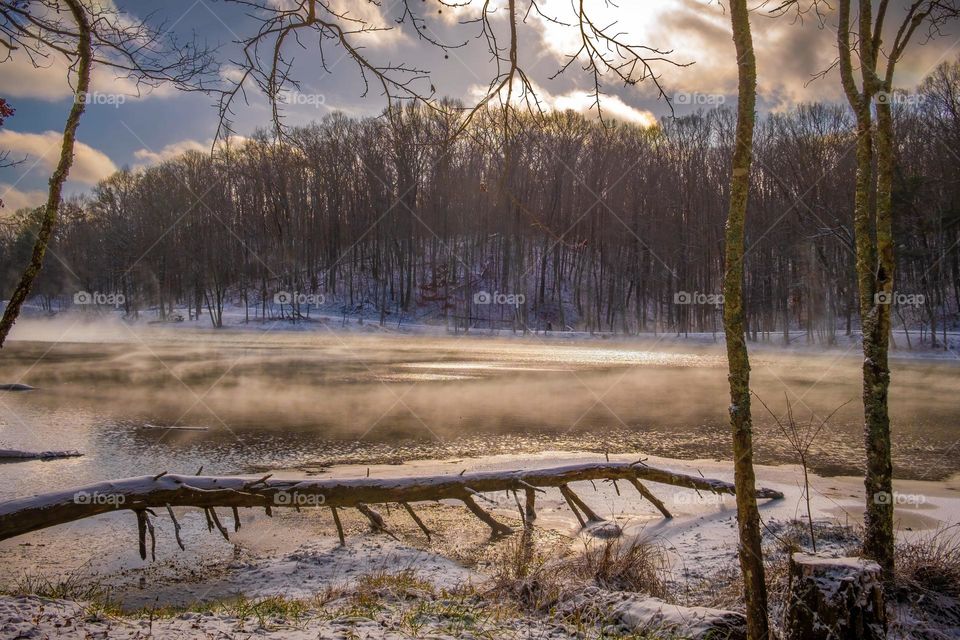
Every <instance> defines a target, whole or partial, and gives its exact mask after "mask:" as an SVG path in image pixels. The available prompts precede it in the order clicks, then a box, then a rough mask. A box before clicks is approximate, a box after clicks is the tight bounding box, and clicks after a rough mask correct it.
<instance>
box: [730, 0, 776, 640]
mask: <svg viewBox="0 0 960 640" xmlns="http://www.w3.org/2000/svg"><path fill="white" fill-rule="evenodd" d="M730 19H731V22H732V25H733V41H734V45H735V47H736V51H737V77H738V86H737V91H738V94H737V95H738V103H737V128H736V138H735V140H734V149H733V160H732V166H731V177H730V210H729V212H728V214H727V228H726V272H725V273H724V280H723V296H724V309H723V325H724V331H725V333H726V344H727V360H728V366H729V371H730V373H729V380H730V427H731V430H732V435H733V456H734V474H735V479H734V483H735V484H736V496H737V525H738V527H739V534H740V550H739V551H740V553H739V555H740V568H741V570H742V572H743V588H744V601H745V603H746V611H747V633H748V636H749V637H750V638H751V639H752V640H765V639H766V638H768V637H769V634H770V631H769V625H768V621H767V587H766V582H765V579H764V571H763V551H762V548H761V536H760V512H759V511H758V509H757V499H756V495H755V493H754V487H755V486H756V477H755V475H754V471H753V425H752V419H751V415H750V358H749V355H748V354H747V344H746V330H747V328H746V323H745V321H744V308H743V257H744V225H745V222H746V217H747V200H748V196H749V192H750V168H751V164H752V160H753V128H754V123H755V118H756V114H755V108H756V99H757V95H756V91H757V63H756V58H755V56H754V52H753V37H752V35H751V33H750V14H749V10H748V8H747V3H746V0H731V2H730Z"/></svg>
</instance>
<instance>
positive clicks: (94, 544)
mask: <svg viewBox="0 0 960 640" xmlns="http://www.w3.org/2000/svg"><path fill="white" fill-rule="evenodd" d="M636 459H637V455H636V454H632V455H623V456H616V455H611V456H610V460H611V462H634V461H635V460H636ZM603 461H604V457H603V456H597V455H593V454H583V453H569V452H559V451H554V452H545V453H542V454H536V455H520V454H518V455H503V456H490V457H486V458H478V459H456V460H420V461H413V462H409V463H406V464H403V465H400V466H398V465H395V464H381V465H366V464H364V465H351V466H340V467H333V468H331V469H329V470H328V471H327V473H325V474H324V480H325V481H328V482H329V481H331V480H336V481H338V482H341V483H343V484H349V483H350V481H351V480H360V479H364V478H367V476H368V474H369V476H370V477H371V478H376V479H380V480H382V481H384V482H386V483H388V484H389V483H390V482H391V478H397V477H400V476H416V475H438V474H448V475H458V474H459V473H460V472H461V471H466V472H467V473H479V472H494V471H504V470H508V469H517V468H523V469H524V470H532V469H538V468H546V467H556V466H565V465H571V466H573V465H582V464H586V463H594V462H603ZM646 462H647V464H649V465H651V466H655V467H662V468H668V469H670V470H672V471H675V472H678V473H687V474H691V475H701V474H702V475H703V476H706V477H711V478H717V479H721V480H730V479H732V475H733V471H732V468H731V465H730V464H729V463H728V462H720V461H715V460H673V459H665V458H658V457H655V456H650V457H648V458H647V459H646ZM302 475H303V472H302V471H300V470H299V469H288V470H278V471H276V472H275V474H274V477H273V478H275V479H277V480H283V479H285V478H286V479H289V478H294V477H302ZM801 477H802V474H801V473H800V470H799V468H797V467H793V466H775V467H772V466H763V465H758V466H757V483H758V485H762V486H767V487H770V488H771V489H776V490H779V491H782V492H783V493H784V495H785V496H786V497H785V498H784V499H782V500H761V501H760V513H761V516H762V518H763V521H764V523H765V525H766V526H767V527H770V528H776V527H777V526H780V525H784V524H785V523H787V522H790V521H794V520H796V519H798V518H800V517H801V515H802V514H804V513H805V504H804V502H803V499H802V480H801ZM146 478H148V479H149V478H150V477H149V476H147V477H146ZM810 481H811V486H812V493H813V500H812V508H813V512H814V517H815V518H816V519H817V521H818V522H823V521H833V522H837V521H839V522H841V523H849V522H855V521H856V520H857V519H859V518H860V517H862V511H863V502H864V500H863V490H864V489H863V482H862V479H860V478H857V477H830V478H823V477H819V476H817V475H811V476H810ZM145 482H146V480H145ZM104 484H105V487H104V490H109V484H108V483H104ZM573 486H574V489H575V490H576V491H578V493H579V494H580V496H581V497H582V498H583V499H584V500H585V501H586V502H587V503H588V504H589V505H590V506H591V507H592V508H593V509H594V510H595V511H596V512H597V513H598V514H599V515H601V516H602V517H605V518H608V519H609V520H610V521H611V522H616V524H617V525H618V526H620V527H621V528H622V529H623V531H624V535H625V536H626V537H627V538H630V537H643V538H646V539H651V540H654V541H657V542H659V543H661V544H662V546H663V547H664V548H665V549H666V550H667V552H668V556H669V578H670V581H671V583H672V584H674V585H680V584H684V583H687V584H689V583H690V582H691V581H693V582H696V581H698V580H701V579H705V580H709V579H710V578H711V576H714V575H715V574H716V573H717V572H719V571H722V570H723V569H725V568H728V567H729V566H730V565H731V563H735V561H736V550H737V547H736V541H737V537H736V536H737V530H736V507H735V504H734V500H733V497H732V496H725V495H716V494H708V493H703V494H702V495H701V494H698V493H697V492H695V491H692V490H689V489H684V488H680V487H674V486H670V485H661V484H657V483H653V482H649V483H647V487H648V488H649V489H650V490H651V491H652V492H653V493H654V495H656V496H657V497H659V498H660V499H661V500H662V501H663V502H664V503H665V504H666V505H667V507H668V508H669V509H670V511H671V512H672V513H673V515H674V518H673V519H669V520H668V519H664V518H662V517H661V515H660V514H659V512H658V511H657V510H656V509H655V508H654V507H653V505H651V504H650V503H649V502H647V501H646V500H643V499H642V498H641V497H640V496H639V495H638V494H637V493H636V491H635V490H634V489H633V488H632V487H630V486H629V485H627V484H626V483H620V486H619V495H618V494H617V490H616V489H615V488H614V487H613V485H612V484H611V483H605V482H598V483H595V486H594V485H592V484H591V483H589V482H584V483H574V485H573ZM895 488H896V489H897V490H898V491H900V492H906V493H910V494H914V495H924V496H925V497H926V500H925V501H924V502H923V503H922V504H919V503H918V504H897V505H896V513H897V517H898V520H902V519H903V518H904V516H905V515H906V516H909V515H910V514H912V513H913V512H915V511H917V510H921V509H922V511H923V513H924V516H925V518H926V520H923V521H921V526H919V527H917V528H914V529H913V530H907V529H906V528H904V527H900V529H899V531H898V535H899V536H901V537H903V538H906V537H910V536H916V535H921V534H922V533H923V531H922V530H923V529H924V528H926V529H927V530H929V529H930V528H933V527H938V526H944V525H947V524H952V523H956V522H960V476H955V477H953V478H951V479H949V480H947V481H944V482H922V481H895ZM487 496H488V498H489V499H490V500H492V501H493V503H492V504H491V503H487V504H486V507H487V508H489V509H490V510H491V511H492V512H493V513H494V514H495V515H496V516H497V517H499V518H501V519H507V518H511V519H514V520H516V517H517V513H516V504H515V503H514V501H513V497H512V496H509V497H506V496H503V495H502V494H487ZM485 502H486V501H485ZM445 504H448V505H450V508H449V510H448V513H449V514H451V515H450V516H449V517H450V518H452V519H451V520H449V521H448V522H447V525H446V530H445V532H444V535H443V537H444V538H450V540H449V543H450V544H452V545H454V546H456V544H457V543H456V537H457V535H458V531H459V528H458V518H468V517H469V516H467V515H466V514H465V512H461V511H459V510H460V509H462V506H461V505H457V504H456V503H454V502H445ZM537 512H538V518H537V520H536V526H537V527H538V528H543V529H548V530H552V531H555V532H557V533H559V534H563V535H568V536H570V537H571V546H572V547H573V548H582V546H583V544H584V543H587V544H596V543H597V541H596V538H594V537H593V536H590V535H586V534H582V533H581V532H580V528H579V525H578V523H577V521H576V519H575V518H574V516H573V514H572V513H571V512H570V510H569V507H567V505H566V503H565V501H564V499H563V498H562V496H560V494H559V492H558V491H556V490H554V489H550V490H547V493H546V494H543V495H538V498H537ZM241 513H242V515H243V523H244V526H243V528H242V529H241V531H240V532H239V533H237V534H231V541H230V542H229V543H227V542H225V541H223V540H222V539H221V538H220V537H219V536H217V535H215V534H210V533H208V532H207V531H206V527H205V524H204V519H203V515H202V513H201V512H200V511H198V510H196V509H185V510H182V513H178V518H179V519H180V522H181V524H182V525H183V532H182V536H183V538H184V541H185V543H186V545H187V551H186V552H181V551H179V550H178V549H177V547H176V543H175V541H174V540H173V536H172V525H171V524H170V523H169V522H168V521H167V519H166V518H163V517H160V518H157V520H156V526H157V534H158V538H157V542H158V548H157V557H158V562H156V563H144V562H141V561H140V560H139V558H138V557H136V544H135V541H136V538H135V527H134V523H133V520H132V517H131V516H130V514H129V513H127V512H120V513H112V514H106V515H103V516H98V517H97V518H92V519H89V520H85V521H80V522H77V523H72V524H70V525H64V526H62V527H56V528H54V529H50V530H46V531H41V532H36V533H33V534H28V535H26V536H22V537H19V538H17V539H13V540H8V541H5V542H3V543H0V563H3V564H4V566H5V567H9V572H10V575H11V576H12V575H14V573H15V572H20V571H22V570H24V569H25V568H26V567H29V568H37V569H40V570H48V571H49V570H59V571H61V572H62V571H67V572H71V571H75V570H78V569H79V570H86V571H88V572H89V571H91V570H92V569H96V572H95V575H96V576H97V577H96V579H97V580H102V581H104V584H105V585H106V586H110V587H115V588H116V589H117V590H118V591H119V592H121V593H125V594H126V596H127V600H126V602H128V603H131V604H133V605H136V604H137V603H140V604H141V605H143V606H147V605H151V606H152V605H154V604H160V605H162V604H181V605H182V604H189V603H191V602H194V601H196V600H203V599H216V598H223V597H227V596H229V595H230V594H236V593H244V594H246V595H248V596H250V597H264V596H269V595H285V596H287V597H291V598H309V597H311V596H313V595H315V594H317V593H320V592H323V591H324V590H325V589H327V588H332V587H342V586H344V585H349V584H352V583H354V582H355V580H356V579H357V578H359V577H361V576H363V575H366V574H371V573H378V572H386V573H395V572H399V571H403V570H413V571H415V572H417V573H418V574H419V575H420V576H421V577H422V578H423V579H425V580H427V581H429V582H431V583H433V584H436V585H438V586H440V587H453V586H456V585H459V584H465V583H468V582H469V583H472V584H475V585H482V582H483V580H484V579H485V575H484V574H483V573H482V568H481V569H480V570H472V569H467V568H465V567H463V566H461V565H460V564H459V563H457V562H456V561H454V560H453V559H451V558H449V557H444V555H443V552H442V550H440V549H437V548H436V547H435V546H430V545H427V546H426V548H416V547H415V546H413V545H411V544H410V543H409V541H407V540H404V541H403V542H396V541H394V540H391V539H389V538H387V537H386V536H375V535H372V534H369V533H363V534H358V533H357V531H358V530H354V531H352V532H351V531H348V538H347V546H346V547H345V548H343V547H340V546H339V545H338V543H337V540H336V537H335V536H334V535H333V532H332V530H331V528H330V526H328V525H329V523H327V522H325V520H323V519H322V518H320V515H319V513H318V512H316V511H313V510H308V509H304V512H303V514H293V513H292V512H290V513H289V516H290V517H289V518H288V517H275V518H273V519H268V518H266V517H265V516H263V514H262V513H260V512H257V511H250V512H247V511H242V512H241ZM248 513H249V515H248ZM314 514H316V515H314ZM383 515H385V517H386V518H387V522H388V524H389V523H391V522H392V521H395V519H396V518H405V515H403V514H397V513H396V512H394V513H393V514H391V515H388V514H386V513H385V512H383ZM319 522H324V523H325V524H324V529H325V530H326V533H324V532H322V531H320V530H318V523H319ZM910 522H911V523H913V520H910ZM298 523H299V524H298ZM607 526H609V525H607ZM420 542H423V543H424V544H426V543H425V541H420ZM821 542H822V546H823V547H824V548H829V547H830V543H829V541H827V540H823V541H821ZM840 546H842V545H840ZM840 546H838V547H837V549H836V550H837V551H839V548H840ZM812 561H813V562H819V561H820V560H818V559H816V558H814V559H813V560H812ZM88 562H89V563H93V564H92V565H90V564H86V563H88ZM176 562H180V563H181V564H180V565H176V564H174V563H176ZM824 562H826V560H824ZM829 562H831V563H834V562H836V560H833V559H831V560H830V561H829ZM187 575H190V576H192V577H190V578H187V577H186V576H187ZM76 607H77V605H75V604H72V603H66V602H62V601H57V602H54V601H43V600H41V599H38V598H27V599H24V598H2V599H0V621H4V622H0V636H5V634H7V633H9V632H11V631H10V630H11V629H16V630H17V631H18V632H19V630H20V629H21V627H18V626H16V625H18V624H20V623H17V622H16V620H17V619H22V620H31V619H33V617H36V616H39V619H40V620H41V626H40V627H39V628H41V629H45V633H48V635H52V630H53V629H56V630H57V631H56V632H57V633H63V634H65V635H63V636H62V637H84V636H83V635H80V634H81V631H82V632H83V633H87V632H90V633H93V634H94V637H96V634H97V633H101V632H103V633H106V632H105V631H104V629H107V628H109V637H125V636H124V635H122V634H124V633H131V634H133V633H134V631H139V632H141V633H142V631H143V629H142V627H140V626H138V625H139V624H140V623H139V622H137V621H130V620H127V619H124V620H125V621H124V622H122V623H118V622H116V621H113V622H102V621H101V622H97V621H90V622H87V621H83V620H84V619H83V618H81V619H79V620H78V619H77V618H76V617H75V614H76V612H77V609H76ZM616 607H618V608H616V609H615V611H616V612H617V615H618V616H620V618H621V619H622V620H621V621H622V623H623V624H625V625H633V626H636V625H641V624H644V622H643V621H645V620H646V621H649V620H652V619H656V620H659V621H660V622H661V623H670V622H672V621H676V620H677V619H683V620H685V621H686V622H687V623H691V622H696V621H697V620H700V621H704V620H706V619H707V618H708V617H709V616H710V615H713V613H712V612H711V611H710V610H706V609H704V610H697V609H696V608H695V611H698V613H697V614H696V615H693V616H691V615H690V614H689V612H687V611H686V610H680V609H677V608H675V607H674V606H673V605H665V604H663V603H658V602H656V601H650V600H649V599H645V598H644V599H642V600H635V601H630V602H626V601H622V600H621V601H620V602H618V604H617V605H616ZM71 616H74V617H72V618H71ZM658 616H659V617H658ZM67 619H72V620H74V622H73V624H74V625H75V626H74V627H73V628H71V629H69V630H65V629H64V628H63V627H59V628H56V627H54V626H53V625H55V624H57V623H60V624H64V623H65V620H67ZM244 624H247V623H246V622H243V621H236V620H225V619H223V618H222V617H218V616H206V617H204V616H201V617H193V618H184V617H179V618H174V619H169V620H162V621H154V627H153V632H154V634H155V635H156V637H161V638H163V637H192V636H191V635H190V634H202V633H206V634H214V635H215V634H217V633H221V632H222V633H228V631H223V629H228V630H231V629H232V630H233V632H236V630H237V626H238V625H240V626H242V625H244ZM305 624H306V626H305V629H309V632H310V633H312V634H313V635H310V636H303V637H317V634H319V633H330V634H333V633H338V632H342V631H343V629H342V628H339V627H338V628H339V629H340V631H336V630H335V628H334V627H329V626H323V625H327V624H329V622H322V623H321V621H319V620H313V621H308V622H306V623H305ZM364 624H365V625H366V624H368V623H364ZM525 624H526V623H525ZM4 625H6V626H4ZM11 625H13V626H11ZM44 625H46V626H44ZM110 625H112V626H110ZM194 625H200V626H199V627H196V626H194ZM521 626H522V625H521ZM528 626H529V625H528ZM351 628H352V629H353V630H354V631H357V632H358V633H359V635H360V636H361V637H376V638H386V637H392V636H390V635H389V633H388V632H386V631H384V630H383V629H382V628H380V627H379V626H377V625H374V626H372V627H369V628H367V627H362V628H360V629H357V628H355V627H351ZM131 630H132V631H131ZM248 631H249V629H248ZM541 631H543V630H542V629H541ZM70 633H77V634H78V635H69V634H70ZM176 633H183V634H185V635H182V636H177V635H176ZM270 633H278V635H270ZM289 633H290V634H293V635H284V634H282V633H280V632H268V631H263V630H261V631H257V632H256V633H255V636H256V637H264V638H274V637H276V638H280V637H291V638H299V637H301V636H299V635H296V634H298V633H300V630H297V629H295V630H289ZM118 634H119V635H118ZM27 637H30V636H27ZM37 637H42V636H37ZM101 637H104V636H101ZM322 637H325V636H322ZM440 637H443V636H442V634H441V636H440ZM520 637H522V636H520ZM548 637H549V636H548ZM557 637H565V636H564V635H563V634H560V635H559V636H557Z"/></svg>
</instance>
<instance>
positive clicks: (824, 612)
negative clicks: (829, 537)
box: [784, 553, 887, 640]
mask: <svg viewBox="0 0 960 640" xmlns="http://www.w3.org/2000/svg"><path fill="white" fill-rule="evenodd" d="M785 617H786V619H785V621H784V637H786V638H787V639H788V640H801V639H802V640H847V639H849V640H874V639H876V640H882V639H883V638H886V633H887V620H886V609H885V608H884V601H883V586H882V582H881V577H880V565H879V564H877V563H876V562H872V561H870V560H864V559H862V558H825V557H821V556H815V555H809V554H805V553H794V554H793V555H792V556H791V557H790V585H789V588H788V591H787V606H786V611H785Z"/></svg>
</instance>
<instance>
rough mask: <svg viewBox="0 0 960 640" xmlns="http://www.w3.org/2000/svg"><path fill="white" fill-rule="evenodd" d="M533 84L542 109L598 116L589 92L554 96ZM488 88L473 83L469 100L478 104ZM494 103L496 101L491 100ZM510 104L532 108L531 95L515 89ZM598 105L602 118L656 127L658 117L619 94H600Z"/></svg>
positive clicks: (503, 92)
mask: <svg viewBox="0 0 960 640" xmlns="http://www.w3.org/2000/svg"><path fill="white" fill-rule="evenodd" d="M532 84H533V90H534V93H535V94H536V99H537V101H538V102H539V105H540V108H541V109H543V110H544V111H576V112H577V113H581V114H583V115H584V116H587V117H589V118H596V117H597V108H596V104H595V102H594V96H593V94H592V93H590V92H589V91H582V90H578V89H574V90H572V91H568V92H566V93H561V94H557V95H554V94H552V93H550V92H549V91H547V90H546V89H544V88H543V87H541V86H539V85H537V84H536V83H532ZM487 91H488V87H482V86H480V85H474V86H473V87H471V88H470V90H469V91H468V95H469V96H470V100H471V101H472V102H473V103H477V102H479V101H480V100H482V99H483V98H484V97H485V96H486V95H487ZM501 95H502V98H503V100H506V91H505V90H503V91H501ZM493 104H495V102H493ZM513 104H515V105H516V106H518V107H521V108H528V107H529V108H531V109H535V108H536V107H535V106H534V100H533V98H532V96H529V95H528V94H525V93H519V92H516V90H515V93H514V94H513ZM600 108H601V109H602V110H603V117H604V119H608V118H610V119H615V120H620V121H622V122H627V123H631V124H636V125H639V126H641V127H645V128H648V127H655V126H656V125H657V117H656V116H655V115H654V114H653V113H651V112H650V111H647V110H646V109H639V108H637V107H634V106H631V105H629V104H627V103H626V102H624V101H623V99H622V98H621V97H620V96H617V95H609V94H602V95H601V96H600Z"/></svg>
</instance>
